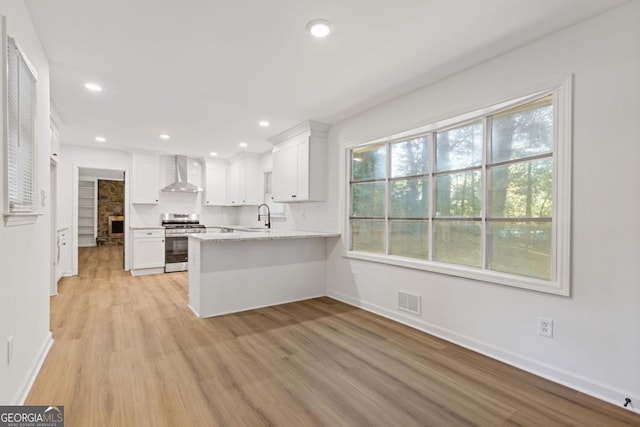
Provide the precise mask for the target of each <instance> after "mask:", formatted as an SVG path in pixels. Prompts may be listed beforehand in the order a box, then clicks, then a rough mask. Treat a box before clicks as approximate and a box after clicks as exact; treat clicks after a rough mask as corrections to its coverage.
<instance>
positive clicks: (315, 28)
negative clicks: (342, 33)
mask: <svg viewBox="0 0 640 427" xmlns="http://www.w3.org/2000/svg"><path fill="white" fill-rule="evenodd" d="M307 31H309V32H310V33H311V35H312V36H313V37H317V38H319V39H321V38H323V37H327V36H328V35H329V34H331V33H332V32H333V24H331V22H329V21H327V20H326V19H314V20H313V21H309V23H308V24H307Z"/></svg>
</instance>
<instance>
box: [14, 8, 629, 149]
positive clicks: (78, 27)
mask: <svg viewBox="0 0 640 427" xmlns="http://www.w3.org/2000/svg"><path fill="white" fill-rule="evenodd" d="M626 2H628V0H483V1H478V0H348V1H347V0H317V1H314V0H227V1H222V0H180V1H177V0H109V1H105V0H100V1H97V0H83V1H77V0H47V1H43V0H26V4H27V7H28V10H29V12H30V14H31V17H32V20H33V23H34V25H35V27H36V29H37V31H38V33H39V35H40V38H41V39H42V43H43V45H44V49H45V51H46V53H47V55H48V57H49V60H50V61H51V69H50V73H51V74H50V77H51V98H52V103H53V104H54V106H55V109H56V110H57V113H58V115H59V118H60V120H59V121H60V122H61V123H59V124H58V125H59V128H60V133H61V135H62V142H63V143H67V144H77V145H95V146H101V147H113V148H124V149H147V150H155V151H161V152H166V153H172V154H187V155H191V156H206V155H207V154H208V153H209V152H211V151H217V152H218V153H219V155H220V157H221V158H227V157H230V156H232V155H234V154H236V153H238V152H239V151H241V150H243V149H241V148H240V147H238V143H239V142H241V141H244V142H246V143H248V144H249V146H248V147H247V148H246V149H244V150H246V151H252V152H264V151H267V150H269V149H270V148H271V145H270V144H268V143H267V142H266V139H267V138H269V137H271V136H274V135H276V134H278V133H280V132H282V131H284V130H286V129H288V128H290V127H292V126H295V125H297V124H298V123H300V122H302V121H304V120H307V119H313V120H317V121H321V122H326V123H330V124H331V123H335V122H336V121H339V120H341V119H344V118H347V117H349V116H351V115H353V114H356V113H358V112H360V111H363V110H365V109H367V108H370V107H372V106H374V105H376V104H378V103H380V102H383V101H386V100H389V99H391V98H394V97H396V96H399V95H401V94H403V93H407V92H409V91H411V90H413V89H416V88H418V87H420V86H423V85H425V84H428V83H430V82H433V81H436V80H438V79H440V78H442V77H445V76H447V75H450V74H452V73H455V72H457V71H460V70H462V69H465V68H468V67H470V66H472V65H474V64H477V63H479V62H482V61H485V60H487V59H488V58H491V57H494V56H496V55H498V54H500V53H503V52H506V51H508V50H510V49H513V48H515V47H517V46H520V45H522V44H524V43H527V42H529V41H532V40H535V39H537V38H540V37H542V36H544V35H547V34H549V33H552V32H554V31H557V30H559V29H561V28H564V27H566V26H568V25H571V24H573V23H576V22H579V21H581V20H584V19H586V18H588V17H591V16H593V15H596V14H598V13H601V12H603V11H605V10H608V9H611V8H613V7H616V6H618V5H620V4H623V3H626ZM314 18H326V19H328V20H330V21H331V22H333V24H334V26H335V32H334V33H333V34H332V35H331V36H330V37H328V38H326V39H321V40H319V39H314V38H313V37H311V36H310V35H309V34H307V33H306V32H305V26H306V24H307V22H308V21H310V20H311V19H314ZM89 81H91V82H95V83H99V84H101V85H102V86H103V88H104V90H103V92H101V93H91V92H88V91H87V90H86V89H84V87H83V85H84V83H86V82H89ZM262 119H266V120H268V121H270V122H271V126H270V127H269V128H261V127H259V126H258V125H257V123H258V121H259V120H262ZM163 132H165V133H168V134H170V135H171V139H169V140H168V141H162V140H160V139H159V138H158V134H159V133H163ZM96 136H104V137H106V138H107V142H104V143H97V142H95V140H94V138H95V137H96Z"/></svg>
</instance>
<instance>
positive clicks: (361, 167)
mask: <svg viewBox="0 0 640 427" xmlns="http://www.w3.org/2000/svg"><path fill="white" fill-rule="evenodd" d="M351 171H352V173H351V180H352V181H364V180H368V179H384V178H385V177H386V176H387V146H386V145H377V146H373V147H363V148H354V149H353V150H352V151H351Z"/></svg>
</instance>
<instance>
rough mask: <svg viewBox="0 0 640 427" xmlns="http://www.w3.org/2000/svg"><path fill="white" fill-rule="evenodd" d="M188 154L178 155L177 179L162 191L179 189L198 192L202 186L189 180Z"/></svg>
mask: <svg viewBox="0 0 640 427" xmlns="http://www.w3.org/2000/svg"><path fill="white" fill-rule="evenodd" d="M187 179H188V175H187V156H176V181H175V182H174V183H172V184H169V185H167V186H166V187H164V188H163V189H162V191H177V192H181V193H197V192H198V191H202V190H203V189H202V187H198V186H197V185H193V184H191V183H190V182H188V181H187Z"/></svg>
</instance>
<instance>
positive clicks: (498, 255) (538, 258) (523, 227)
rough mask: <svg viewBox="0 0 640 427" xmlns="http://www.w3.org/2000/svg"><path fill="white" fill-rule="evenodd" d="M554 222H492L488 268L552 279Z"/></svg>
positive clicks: (489, 237)
mask: <svg viewBox="0 0 640 427" xmlns="http://www.w3.org/2000/svg"><path fill="white" fill-rule="evenodd" d="M551 241H552V233H551V221H544V222H502V221H500V222H489V236H488V245H489V249H490V257H489V269H491V270H494V271H501V272H503V273H511V274H516V275H518V276H527V277H534V278H536V279H543V280H551Z"/></svg>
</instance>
